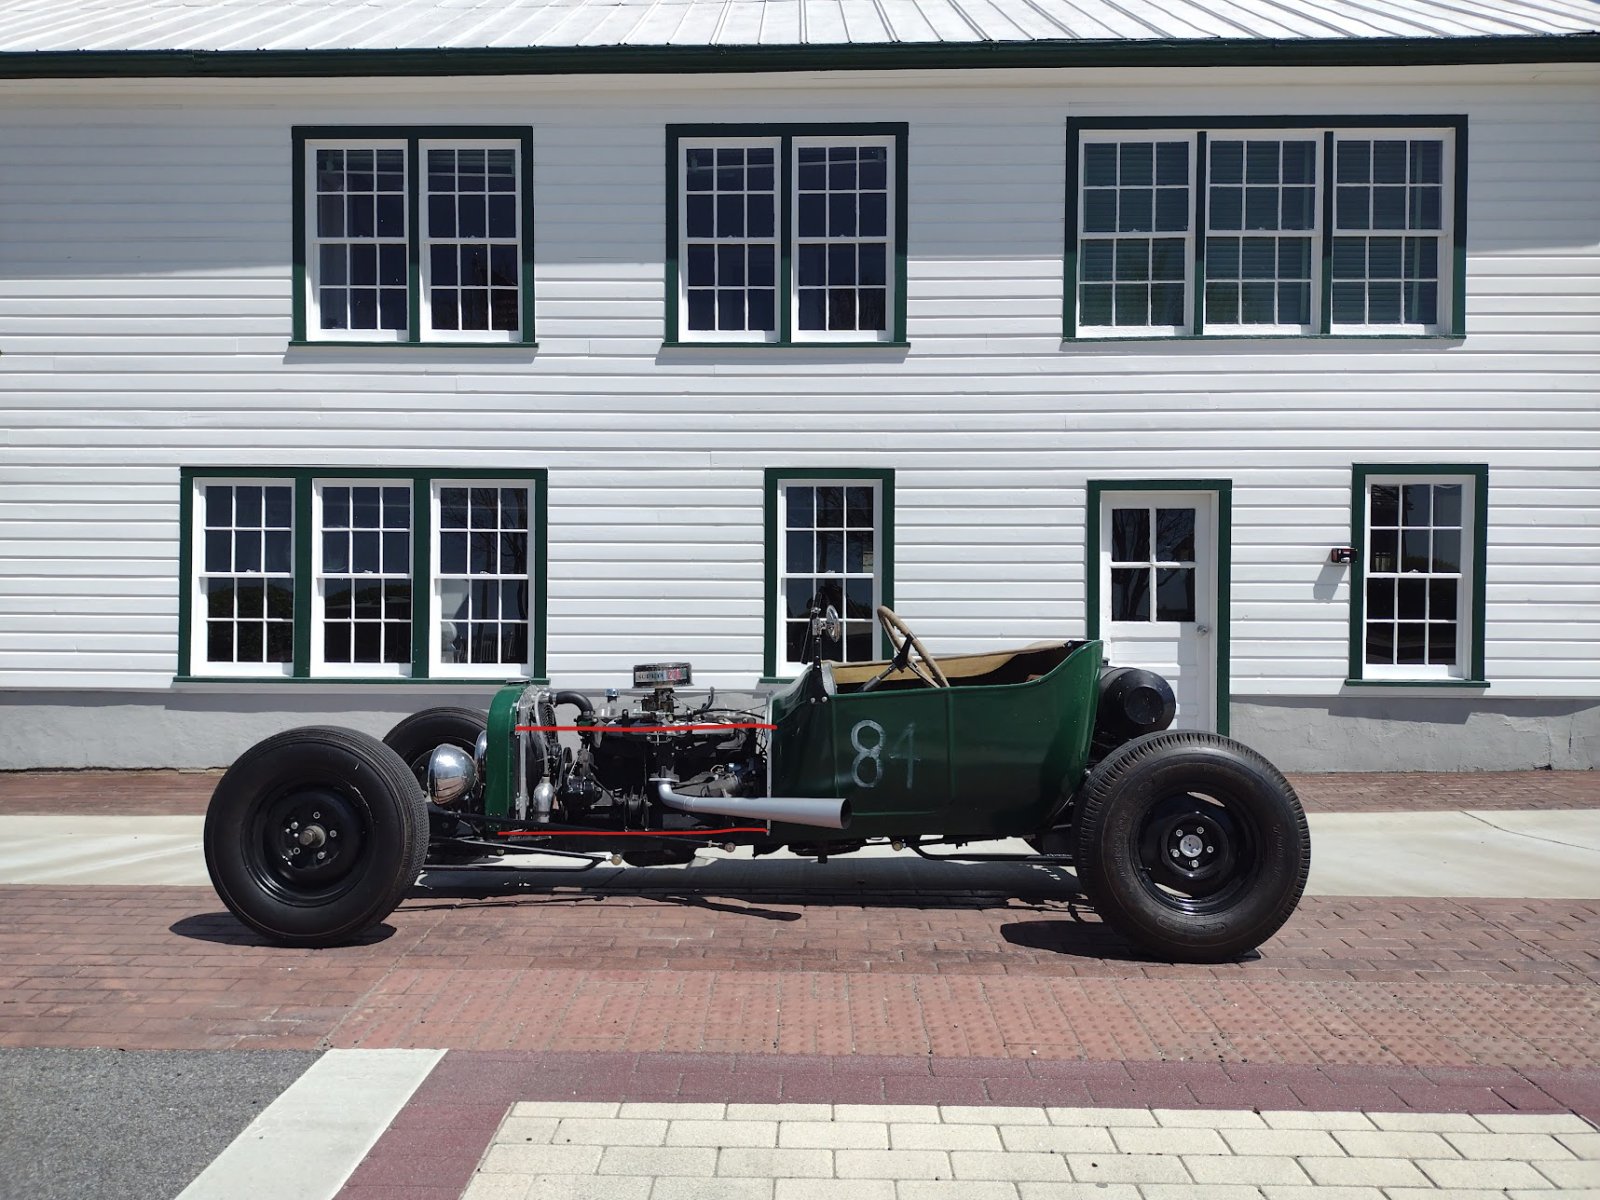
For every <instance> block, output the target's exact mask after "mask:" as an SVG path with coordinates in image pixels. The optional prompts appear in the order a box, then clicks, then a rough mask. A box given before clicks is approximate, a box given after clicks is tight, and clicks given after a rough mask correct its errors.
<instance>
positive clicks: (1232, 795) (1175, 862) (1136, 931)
mask: <svg viewBox="0 0 1600 1200" xmlns="http://www.w3.org/2000/svg"><path fill="white" fill-rule="evenodd" d="M1071 841H1072V846H1073V855H1074V861H1075V863H1076V869H1077V872H1078V879H1079V881H1080V882H1081V883H1082V885H1083V890H1084V892H1085V894H1086V895H1087V896H1088V897H1089V900H1090V902H1091V903H1092V904H1093V905H1094V907H1095V909H1096V911H1098V912H1099V913H1100V916H1101V919H1102V920H1104V921H1105V922H1106V924H1107V925H1109V926H1111V928H1113V929H1115V930H1116V931H1117V932H1119V933H1121V934H1123V935H1124V936H1126V937H1128V938H1130V939H1131V940H1133V941H1135V942H1137V943H1139V944H1140V945H1141V946H1144V947H1146V948H1148V949H1150V950H1152V951H1155V952H1156V953H1158V954H1160V955H1162V956H1163V957H1166V958H1170V959H1172V960H1174V961H1178V962H1224V961H1227V960H1229V959H1233V958H1237V957H1238V956H1239V955H1241V954H1243V953H1245V952H1246V951H1249V950H1253V949H1255V948H1256V947H1257V946H1259V945H1261V943H1262V942H1264V941H1266V940H1267V939H1268V938H1269V937H1271V936H1272V935H1273V934H1274V933H1276V932H1277V931H1278V929H1279V928H1281V927H1282V925H1283V923H1284V922H1285V921H1287V920H1288V919H1289V916H1290V914H1291V913H1293V912H1294V909H1295V905H1296V904H1298V903H1299V901H1300V896H1301V893H1302V892H1304V891H1305V886H1306V877H1307V875H1308V874H1309V873H1310V870H1311V834H1310V830H1309V829H1308V827H1307V825H1306V818H1305V813H1304V812H1303V811H1302V809H1301V807H1300V800H1299V797H1297V796H1296V795H1295V792H1294V789H1293V788H1292V787H1290V786H1289V783H1288V781H1287V780H1286V779H1284V777H1283V776H1282V775H1281V774H1279V772H1278V770H1277V769H1276V768H1275V767H1273V765H1272V764H1271V763H1269V762H1267V760H1266V759H1264V758H1262V757H1261V755H1259V754H1257V753H1256V752H1255V751H1254V750H1251V749H1250V748H1249V747H1248V746H1242V745H1240V744H1239V743H1238V742H1234V741H1230V740H1229V739H1228V738H1225V737H1220V736H1218V735H1217V734H1213V733H1200V732H1193V731H1168V732H1164V733H1153V734H1148V735H1146V736H1145V737H1142V738H1136V739H1135V740H1133V741H1131V742H1129V743H1127V744H1126V745H1125V746H1122V747H1120V748H1119V749H1117V750H1116V751H1114V752H1113V753H1112V754H1111V755H1110V756H1109V757H1108V758H1106V759H1105V760H1104V761H1103V762H1101V763H1100V765H1099V766H1097V767H1096V768H1095V769H1094V771H1093V772H1092V773H1091V774H1090V776H1089V778H1088V780H1087V781H1086V782H1085V783H1084V786H1083V789H1082V791H1081V792H1080V793H1079V798H1078V802H1077V804H1076V805H1075V806H1074V811H1073V817H1072V827H1071Z"/></svg>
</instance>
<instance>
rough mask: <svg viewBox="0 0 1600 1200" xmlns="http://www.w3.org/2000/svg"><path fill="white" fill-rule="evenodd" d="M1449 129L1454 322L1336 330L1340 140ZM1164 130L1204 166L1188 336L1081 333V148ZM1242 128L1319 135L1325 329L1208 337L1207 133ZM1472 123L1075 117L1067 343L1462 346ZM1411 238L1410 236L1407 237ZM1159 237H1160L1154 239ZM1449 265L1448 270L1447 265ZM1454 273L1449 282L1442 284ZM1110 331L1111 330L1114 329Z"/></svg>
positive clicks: (1198, 176)
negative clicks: (1189, 146)
mask: <svg viewBox="0 0 1600 1200" xmlns="http://www.w3.org/2000/svg"><path fill="white" fill-rule="evenodd" d="M1378 129H1395V130H1444V131H1446V136H1447V138H1448V139H1450V143H1451V155H1452V165H1453V171H1452V172H1451V175H1450V177H1449V187H1450V191H1451V194H1450V197H1449V202H1448V205H1447V208H1448V211H1449V212H1450V232H1449V245H1448V247H1446V251H1447V252H1446V253H1442V254H1441V261H1440V273H1441V284H1440V288H1441V293H1442V294H1443V296H1448V305H1449V313H1448V320H1447V321H1446V322H1444V323H1442V324H1441V326H1440V327H1439V328H1438V329H1436V330H1431V331H1425V332H1417V331H1414V330H1409V329H1402V330H1398V331H1396V332H1390V333H1386V332H1383V331H1382V329H1381V327H1374V330H1373V331H1371V332H1368V331H1366V330H1349V331H1345V330H1334V329H1333V327H1332V315H1333V314H1332V304H1331V303H1330V300H1331V288H1332V259H1333V241H1334V235H1335V229H1334V221H1333V195H1334V185H1333V182H1332V161H1333V156H1332V151H1333V142H1334V138H1335V136H1336V135H1337V134H1338V133H1339V132H1340V131H1341V130H1378ZM1146 130H1148V131H1152V132H1156V131H1161V132H1169V133H1170V132H1188V133H1190V134H1193V135H1194V137H1195V142H1194V148H1195V154H1196V161H1195V164H1194V182H1193V186H1194V189H1195V194H1194V196H1193V197H1192V206H1191V213H1190V222H1191V233H1192V239H1193V245H1192V247H1191V249H1190V250H1189V261H1188V263H1187V264H1186V267H1187V276H1186V282H1187V283H1188V284H1189V285H1190V295H1189V297H1188V312H1187V314H1186V316H1187V330H1186V332H1183V333H1180V334H1163V333H1132V334H1118V333H1116V332H1114V329H1113V331H1111V332H1100V331H1099V327H1097V331H1096V332H1094V333H1087V334H1086V333H1081V332H1079V323H1078V283H1079V279H1078V266H1079V262H1078V259H1079V248H1080V234H1079V231H1078V224H1079V200H1080V195H1081V188H1082V180H1081V177H1080V172H1079V164H1080V161H1081V148H1082V143H1083V137H1084V135H1085V134H1086V133H1139V132H1141V131H1146ZM1226 130H1239V131H1255V130H1261V131H1271V130H1301V131H1304V132H1306V133H1307V134H1308V135H1310V134H1315V135H1317V137H1318V138H1319V139H1320V140H1321V142H1322V146H1323V167H1322V177H1321V178H1320V179H1319V180H1318V187H1319V188H1320V189H1321V195H1320V197H1319V200H1320V204H1321V214H1320V216H1321V219H1320V221H1319V224H1320V225H1321V229H1320V232H1319V233H1318V234H1317V235H1316V236H1317V238H1318V241H1319V245H1318V246H1317V247H1316V249H1315V250H1314V253H1313V257H1314V259H1315V260H1316V261H1317V266H1318V270H1317V274H1318V276H1319V278H1318V280H1317V283H1318V284H1319V285H1320V288H1321V297H1320V300H1321V302H1320V304H1319V305H1318V306H1317V307H1318V309H1319V312H1318V322H1317V326H1318V327H1317V328H1316V329H1314V330H1311V331H1308V332H1304V333H1299V332H1294V331H1288V332H1285V331H1283V330H1274V329H1270V328H1266V329H1263V330H1262V331H1260V332H1255V331H1252V330H1250V329H1248V328H1243V329H1241V328H1239V327H1236V326H1230V327H1228V328H1227V329H1226V330H1222V331H1208V330H1207V329H1206V325H1205V282H1206V281H1205V242H1206V192H1207V188H1206V166H1207V164H1206V157H1207V156H1206V142H1207V135H1208V134H1209V133H1211V132H1216V131H1226ZM1468 141H1469V139H1468V137H1467V118H1466V117H1465V116H1464V115H1461V114H1439V113H1434V114H1418V115H1409V116H1362V115H1359V114H1358V115H1348V114H1347V115H1341V116H1327V115H1321V114H1307V115H1305V116H1267V117H1246V116H1224V117H1073V118H1069V119H1068V120H1067V126H1066V165H1067V186H1066V197H1065V214H1064V215H1065V226H1064V235H1065V245H1064V249H1063V255H1062V258H1063V269H1062V317H1061V338H1062V340H1063V341H1065V342H1102V341H1105V342H1122V341H1142V342H1168V341H1188V340H1196V339H1201V338H1204V339H1208V340H1215V339H1219V338H1226V339H1229V340H1283V339H1296V340H1304V339H1307V338H1317V339H1337V340H1342V341H1370V340H1379V341H1383V340H1407V341H1424V342H1432V343H1437V342H1440V341H1454V340H1460V339H1461V338H1464V337H1466V270H1467V174H1468V172H1467V161H1468ZM1402 232H1403V231H1402ZM1152 236H1155V235H1154V234H1152ZM1447 263H1448V267H1447V266H1446V264H1447ZM1446 269H1448V271H1449V279H1448V280H1444V279H1443V278H1442V276H1443V274H1444V272H1445V271H1446ZM1108 328H1109V327H1108Z"/></svg>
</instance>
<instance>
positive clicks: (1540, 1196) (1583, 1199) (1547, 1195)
mask: <svg viewBox="0 0 1600 1200" xmlns="http://www.w3.org/2000/svg"><path fill="white" fill-rule="evenodd" d="M1504 1194H1505V1195H1506V1196H1507V1197H1508V1200H1600V1188H1563V1189H1562V1190H1561V1192H1560V1193H1559V1195H1558V1194H1557V1193H1554V1192H1551V1191H1550V1190H1549V1189H1548V1188H1546V1189H1542V1190H1540V1191H1537V1192H1536V1191H1533V1190H1532V1189H1520V1188H1512V1189H1511V1190H1510V1191H1508V1192H1506V1193H1504Z"/></svg>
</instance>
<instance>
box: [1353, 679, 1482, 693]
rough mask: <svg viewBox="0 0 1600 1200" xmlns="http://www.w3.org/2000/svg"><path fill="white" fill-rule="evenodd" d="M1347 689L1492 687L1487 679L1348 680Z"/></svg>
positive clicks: (1480, 688)
mask: <svg viewBox="0 0 1600 1200" xmlns="http://www.w3.org/2000/svg"><path fill="white" fill-rule="evenodd" d="M1344 686H1345V687H1354V688H1363V687H1368V688H1373V687H1377V688H1457V689H1460V688H1477V689H1479V690H1480V691H1481V690H1482V689H1484V688H1487V687H1489V686H1490V684H1489V681H1488V680H1487V679H1346V680H1345V681H1344Z"/></svg>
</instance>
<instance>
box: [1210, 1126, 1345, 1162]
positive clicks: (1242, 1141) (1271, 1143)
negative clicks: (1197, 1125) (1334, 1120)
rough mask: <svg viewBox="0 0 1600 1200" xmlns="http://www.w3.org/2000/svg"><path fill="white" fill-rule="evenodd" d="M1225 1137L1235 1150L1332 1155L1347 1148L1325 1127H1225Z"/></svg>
mask: <svg viewBox="0 0 1600 1200" xmlns="http://www.w3.org/2000/svg"><path fill="white" fill-rule="evenodd" d="M1222 1137H1223V1139H1224V1140H1225V1141H1226V1142H1227V1143H1228V1147H1229V1149H1231V1150H1232V1151H1233V1152H1234V1153H1235V1154H1265V1155H1269V1156H1278V1155H1285V1154H1286V1155H1289V1156H1290V1157H1293V1158H1302V1157H1305V1156H1307V1155H1310V1156H1312V1157H1323V1156H1326V1157H1333V1156H1336V1155H1340V1154H1343V1153H1344V1149H1343V1148H1342V1147H1341V1146H1340V1145H1339V1143H1338V1142H1336V1141H1334V1140H1333V1134H1332V1133H1330V1132H1328V1131H1327V1130H1325V1129H1224V1130H1223V1131H1222Z"/></svg>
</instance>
